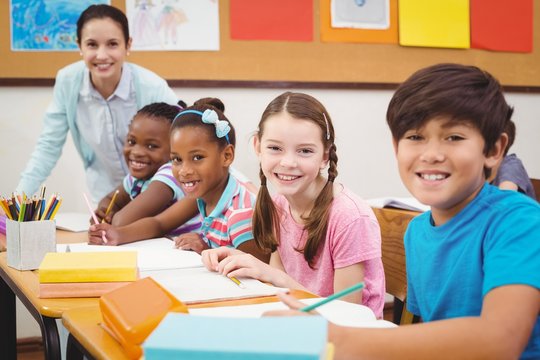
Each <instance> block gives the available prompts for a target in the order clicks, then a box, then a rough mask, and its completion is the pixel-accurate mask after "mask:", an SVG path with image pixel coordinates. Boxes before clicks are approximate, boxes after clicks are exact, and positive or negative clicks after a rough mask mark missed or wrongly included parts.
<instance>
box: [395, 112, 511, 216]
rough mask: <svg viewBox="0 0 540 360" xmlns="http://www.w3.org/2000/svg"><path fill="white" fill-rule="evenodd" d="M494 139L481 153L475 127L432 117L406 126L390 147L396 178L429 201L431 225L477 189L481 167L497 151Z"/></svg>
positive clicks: (488, 163)
mask: <svg viewBox="0 0 540 360" xmlns="http://www.w3.org/2000/svg"><path fill="white" fill-rule="evenodd" d="M500 143H501V140H500V139H499V141H498V142H497V144H496V146H495V149H494V150H493V151H492V153H491V154H489V155H485V154H484V152H483V150H484V138H483V137H482V135H481V133H480V132H479V131H478V129H476V128H475V127H473V126H472V125H470V124H468V123H466V122H456V121H452V120H450V119H448V118H447V117H435V118H433V119H430V120H428V121H427V122H426V123H425V125H424V126H423V127H422V128H420V129H412V130H409V131H407V132H406V133H405V134H404V136H403V138H401V139H400V140H399V141H397V143H396V142H394V148H395V151H396V157H397V161H398V167H399V173H400V176H401V180H402V181H403V183H404V184H405V186H406V187H407V189H408V190H409V191H410V192H411V194H412V195H413V196H414V197H415V198H417V199H418V200H419V201H420V202H422V203H424V204H426V205H429V206H431V210H432V216H433V220H434V222H435V224H436V225H442V224H443V223H445V222H446V221H448V220H449V219H451V218H452V217H453V216H454V215H456V214H457V213H458V212H459V211H460V210H461V209H463V208H464V207H465V206H466V205H467V204H468V203H469V202H470V201H471V200H472V199H474V197H475V196H476V194H478V192H479V191H480V189H481V188H482V185H483V184H484V182H485V181H486V179H485V177H484V167H487V168H491V167H493V166H494V165H495V164H496V163H497V161H498V159H499V158H500V157H501V156H502V147H501V144H500Z"/></svg>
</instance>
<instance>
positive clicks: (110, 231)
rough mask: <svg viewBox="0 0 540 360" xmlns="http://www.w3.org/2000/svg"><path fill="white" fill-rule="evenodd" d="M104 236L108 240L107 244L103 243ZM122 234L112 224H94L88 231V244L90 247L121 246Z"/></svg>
mask: <svg viewBox="0 0 540 360" xmlns="http://www.w3.org/2000/svg"><path fill="white" fill-rule="evenodd" d="M103 234H105V237H106V238H107V243H105V242H104V241H103ZM120 237H121V236H120V233H119V232H118V230H117V229H116V228H115V227H114V226H112V225H110V224H106V223H103V224H97V225H96V224H93V225H90V228H89V229H88V244H90V245H111V246H116V245H120V244H121V242H120Z"/></svg>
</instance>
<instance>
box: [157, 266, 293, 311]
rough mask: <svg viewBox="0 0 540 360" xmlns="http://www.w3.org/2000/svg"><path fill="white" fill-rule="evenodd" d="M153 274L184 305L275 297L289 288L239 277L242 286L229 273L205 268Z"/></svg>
mask: <svg viewBox="0 0 540 360" xmlns="http://www.w3.org/2000/svg"><path fill="white" fill-rule="evenodd" d="M150 276H151V277H152V278H153V279H154V280H156V281H157V282H158V283H159V284H160V285H161V286H163V287H164V288H165V289H166V290H167V291H169V292H170V293H171V294H173V295H174V296H175V297H176V298H177V299H178V300H180V301H182V302H183V303H185V304H191V303H198V302H207V301H216V300H228V299H242V298H251V297H260V296H272V295H275V294H277V293H278V292H280V291H286V289H283V288H278V287H274V286H271V285H266V284H264V283H262V282H260V281H259V280H255V279H248V278H239V280H240V281H241V282H242V284H243V288H241V287H239V286H238V285H236V284H235V283H234V282H233V281H232V280H231V279H229V278H227V277H226V276H224V275H221V274H218V273H216V272H212V271H208V270H207V269H206V268H204V267H199V268H190V269H179V270H167V271H153V272H152V273H151V274H150Z"/></svg>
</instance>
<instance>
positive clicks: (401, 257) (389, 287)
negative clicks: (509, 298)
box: [373, 208, 418, 325]
mask: <svg viewBox="0 0 540 360" xmlns="http://www.w3.org/2000/svg"><path fill="white" fill-rule="evenodd" d="M373 212H374V213H375V216H377V220H378V221H379V226H380V228H381V238H382V262H383V267H384V275H385V278H386V292H387V293H388V294H390V295H392V296H393V297H394V316H393V322H394V323H396V324H399V325H405V324H412V323H413V322H414V320H415V319H414V316H413V314H412V313H410V312H409V311H407V308H406V307H405V306H404V304H405V300H406V297H407V272H406V269H405V248H404V246H403V236H404V235H405V230H407V225H408V224H409V221H411V219H412V218H413V217H415V216H416V215H418V213H417V212H413V211H407V210H399V209H389V208H382V209H381V208H373Z"/></svg>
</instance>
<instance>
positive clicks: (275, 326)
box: [143, 313, 328, 360]
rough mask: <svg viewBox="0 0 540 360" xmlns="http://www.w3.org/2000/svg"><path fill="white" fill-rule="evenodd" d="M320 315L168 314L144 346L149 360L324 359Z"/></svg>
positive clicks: (324, 333) (324, 340)
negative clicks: (223, 315)
mask: <svg viewBox="0 0 540 360" xmlns="http://www.w3.org/2000/svg"><path fill="white" fill-rule="evenodd" d="M327 326H328V324H327V321H326V319H324V318H323V317H321V316H283V317H279V316H278V317H263V318H257V319H255V318H235V319H234V320H233V319H231V318H223V317H209V316H196V315H185V314H174V313H170V314H168V315H167V316H166V317H165V318H164V319H163V320H162V321H161V323H160V324H159V326H158V327H157V328H156V329H155V330H154V331H153V332H152V334H150V336H149V337H148V338H147V339H146V341H145V342H144V344H143V349H144V358H145V359H146V360H154V359H159V360H168V359H171V360H172V359H183V360H201V359H235V360H260V359H280V360H289V359H295V360H296V359H306V360H311V359H313V360H318V359H325V358H326V354H327V353H326V349H327V335H328V334H327V332H328V331H327Z"/></svg>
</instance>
